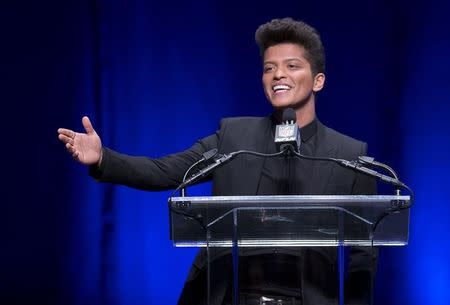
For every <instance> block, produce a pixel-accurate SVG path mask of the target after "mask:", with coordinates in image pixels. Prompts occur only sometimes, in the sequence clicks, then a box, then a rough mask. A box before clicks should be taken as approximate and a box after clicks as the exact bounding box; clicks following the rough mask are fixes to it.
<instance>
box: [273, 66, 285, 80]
mask: <svg viewBox="0 0 450 305" xmlns="http://www.w3.org/2000/svg"><path fill="white" fill-rule="evenodd" d="M284 77H286V73H285V71H284V69H283V68H282V67H278V68H277V69H276V70H275V73H274V74H273V78H274V79H282V78H284Z"/></svg>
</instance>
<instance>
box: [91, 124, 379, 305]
mask: <svg viewBox="0 0 450 305" xmlns="http://www.w3.org/2000/svg"><path fill="white" fill-rule="evenodd" d="M273 124H274V123H273V119H272V117H262V118H260V117H241V118H229V119H223V120H222V121H221V124H220V128H219V130H218V131H217V132H216V133H215V134H213V135H211V136H208V137H206V138H203V139H201V140H199V141H197V142H196V143H195V144H194V145H193V146H192V147H191V148H189V149H187V150H185V151H183V152H180V153H176V154H172V155H169V156H166V157H163V158H159V159H152V158H147V157H132V156H128V155H124V154H119V153H117V152H115V151H113V150H110V149H108V148H105V149H104V152H103V161H102V164H101V166H100V168H97V167H91V168H90V174H91V176H93V177H94V178H96V179H97V180H99V181H102V182H111V183H118V184H123V185H127V186H130V187H133V188H138V189H145V190H164V189H171V188H174V187H176V186H178V185H179V184H180V183H181V181H182V178H183V175H184V173H185V171H186V170H187V168H188V167H189V166H190V165H191V164H193V163H194V162H195V161H197V160H199V159H200V158H201V155H202V153H204V152H206V151H208V150H210V149H213V148H218V150H219V153H222V154H223V153H230V152H233V151H237V150H241V149H246V150H252V151H258V152H267V151H268V145H273V135H272V128H273ZM366 152H367V145H366V144H365V143H363V142H360V141H357V140H355V139H352V138H350V137H348V136H346V135H343V134H341V133H338V132H336V131H334V130H333V129H330V128H328V127H326V126H324V125H323V124H321V123H320V122H318V129H317V141H316V156H321V157H333V158H341V159H346V160H354V159H357V157H358V156H361V155H365V154H366ZM263 165H264V159H263V158H256V157H254V156H249V155H240V156H238V157H236V158H235V159H234V160H233V161H232V162H230V163H228V164H226V165H224V166H222V167H221V168H218V169H217V170H216V171H215V172H214V173H213V175H212V177H209V178H212V179H213V195H256V192H257V188H258V183H259V179H260V177H261V171H262V168H263ZM313 168H314V169H313V176H312V177H311V179H310V181H311V183H310V184H309V185H308V186H307V189H306V190H305V191H304V194H311V195H319V194H320V195H326V194H329V195H336V194H340V195H349V194H366V195H368V194H375V193H376V184H375V181H374V180H373V179H371V178H369V177H367V176H364V175H361V174H356V173H355V172H353V171H351V170H348V169H345V168H342V167H340V166H338V165H336V164H333V163H330V162H326V161H314V163H313ZM243 169H245V170H243ZM375 254H376V253H375ZM375 256H376V255H375ZM302 257H303V258H302V260H303V262H302V264H303V268H302V287H303V289H302V297H303V303H304V304H305V305H308V304H334V303H335V301H336V300H337V291H336V290H335V289H330V287H335V286H336V285H337V278H336V276H335V269H334V268H335V267H334V266H333V263H334V261H335V258H336V257H335V249H330V248H310V249H308V250H305V251H304V253H303V254H302ZM373 260H374V253H372V252H371V251H369V250H368V249H363V248H352V253H351V255H350V263H349V266H350V267H349V275H348V279H347V282H346V290H348V293H347V292H346V295H349V296H350V295H352V297H351V298H352V299H354V300H357V301H355V303H357V304H367V303H368V302H369V301H368V299H367V297H368V296H367V294H366V293H367V289H369V287H370V277H371V274H372V272H371V271H372V270H371V267H372V262H373ZM205 264H206V254H205V251H200V252H199V254H198V255H197V257H196V259H195V261H194V264H193V266H192V268H191V271H190V273H189V275H188V279H187V281H186V284H185V287H184V289H183V292H182V295H181V297H180V300H179V304H204V302H205V301H204V296H206V290H205V289H206V272H205V268H204V267H205ZM230 264H231V261H230V258H229V256H226V255H225V256H224V257H223V259H221V260H217V262H216V267H217V268H220V270H224V272H223V273H222V278H220V277H217V278H216V283H215V289H214V291H213V292H212V299H213V300H214V301H213V304H217V305H219V304H222V302H223V299H224V295H225V293H226V290H227V289H228V284H229V276H230V274H228V273H227V270H230ZM221 281H222V282H221Z"/></svg>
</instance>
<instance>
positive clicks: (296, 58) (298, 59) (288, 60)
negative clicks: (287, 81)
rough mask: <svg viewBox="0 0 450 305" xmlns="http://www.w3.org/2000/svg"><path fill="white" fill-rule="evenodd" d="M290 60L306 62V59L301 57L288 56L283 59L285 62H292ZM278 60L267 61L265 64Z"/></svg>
mask: <svg viewBox="0 0 450 305" xmlns="http://www.w3.org/2000/svg"><path fill="white" fill-rule="evenodd" d="M290 61H300V62H302V63H303V62H305V60H303V59H301V58H299V57H290V58H287V59H284V60H283V63H286V62H290ZM275 63H276V62H274V61H270V60H269V61H265V62H264V64H265V65H266V64H275Z"/></svg>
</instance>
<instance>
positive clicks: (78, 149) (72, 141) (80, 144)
mask: <svg viewBox="0 0 450 305" xmlns="http://www.w3.org/2000/svg"><path fill="white" fill-rule="evenodd" d="M81 121H82V123H83V127H84V130H85V131H86V133H80V132H75V131H73V130H70V129H65V128H59V129H58V139H60V140H61V141H62V142H63V143H64V144H65V145H66V148H67V151H68V152H69V153H70V154H72V157H73V158H74V159H75V160H77V161H78V162H80V163H81V164H84V165H94V164H98V165H99V164H100V163H101V161H102V142H101V140H100V137H99V136H98V135H97V133H96V132H95V130H94V128H93V127H92V124H91V121H90V120H89V118H88V117H87V116H84V117H83V118H82V120H81Z"/></svg>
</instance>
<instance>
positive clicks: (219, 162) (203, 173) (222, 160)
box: [175, 153, 236, 191]
mask: <svg viewBox="0 0 450 305" xmlns="http://www.w3.org/2000/svg"><path fill="white" fill-rule="evenodd" d="M235 155H236V154H233V153H230V154H225V155H219V156H220V157H219V158H217V159H214V162H213V163H212V164H210V165H208V166H206V167H205V168H203V169H201V170H200V171H198V172H197V173H195V174H194V175H192V176H191V177H189V178H188V179H186V180H184V181H183V182H182V183H181V184H180V185H179V186H178V187H177V188H176V190H175V191H177V190H179V189H184V188H185V187H186V186H188V185H190V184H192V183H194V182H195V181H197V180H199V179H200V178H203V177H204V176H206V175H207V174H209V173H210V172H212V171H213V170H214V169H215V168H217V167H219V166H221V165H223V164H224V163H226V162H228V161H230V160H231V159H232V158H233V157H234V156H235Z"/></svg>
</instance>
